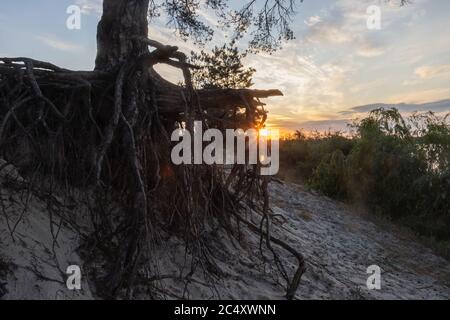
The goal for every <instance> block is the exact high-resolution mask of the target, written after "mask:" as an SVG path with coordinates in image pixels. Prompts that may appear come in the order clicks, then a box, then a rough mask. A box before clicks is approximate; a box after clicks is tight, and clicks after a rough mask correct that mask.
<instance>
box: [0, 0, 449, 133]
mask: <svg viewBox="0 0 450 320" xmlns="http://www.w3.org/2000/svg"><path fill="white" fill-rule="evenodd" d="M101 2H102V1H101V0H68V1H66V0H41V1H35V0H21V1H17V0H2V6H1V11H0V56H29V57H33V58H36V59H41V60H47V61H51V62H53V63H55V64H57V65H60V66H63V67H67V68H72V69H92V68H93V64H94V59H95V53H96V42H95V31H96V25H97V23H98V20H99V18H100V15H101ZM231 2H232V3H233V5H237V4H239V3H241V1H237V0H233V1H231ZM394 2H395V1H394ZM72 4H77V5H80V6H81V7H82V9H83V15H82V20H81V22H82V28H81V30H68V29H67V28H66V26H65V22H66V19H67V17H68V15H67V14H66V9H67V7H68V6H69V5H72ZM369 5H378V6H380V8H381V24H382V29H381V30H368V29H367V26H366V20H367V13H366V10H367V7H368V6H369ZM297 11H298V13H297V15H296V16H295V21H294V22H293V29H294V31H295V35H296V39H295V40H293V41H291V42H289V43H287V44H285V45H284V47H283V49H282V50H280V51H278V52H276V53H275V54H273V55H268V54H259V55H250V56H249V57H248V58H247V59H246V64H248V65H249V66H250V65H251V66H253V67H255V68H256V69H257V73H256V75H255V81H254V82H255V87H258V88H279V89H281V90H282V91H283V92H284V94H285V96H284V97H281V98H274V99H271V100H270V101H269V105H268V109H269V112H270V113H269V124H270V125H272V126H274V127H280V128H283V129H298V128H306V129H313V128H318V129H327V128H341V127H342V126H343V124H344V123H345V122H346V121H348V120H349V119H352V118H355V117H358V116H360V115H361V112H362V110H366V109H367V108H364V107H360V106H365V105H371V104H375V103H387V104H397V103H404V104H403V105H401V109H402V110H403V111H404V112H408V111H414V108H417V109H421V108H422V109H423V108H424V105H423V103H427V102H434V101H439V100H444V99H450V36H449V30H450V19H449V17H450V1H448V0H414V1H413V4H412V5H410V6H408V7H404V8H399V7H398V6H395V5H389V4H387V3H386V1H384V0H336V1H334V0H333V1H332V0H316V1H313V0H305V1H304V3H303V4H301V5H299V6H298V9H297ZM202 16H203V17H204V19H205V20H207V21H210V22H211V23H214V22H215V21H216V20H215V19H214V17H213V16H212V15H211V13H210V12H208V11H203V12H202ZM149 37H151V38H154V39H156V40H159V41H162V42H166V43H172V44H173V43H176V44H178V45H179V46H180V48H181V49H182V50H184V51H186V52H189V51H191V50H195V49H196V46H195V45H194V44H193V43H190V42H182V41H180V40H179V39H178V38H177V36H176V35H175V34H174V32H173V30H172V29H171V28H170V26H167V25H166V24H165V23H164V21H156V22H154V23H153V24H152V25H151V28H150V34H149ZM226 40H227V33H226V32H223V31H217V32H216V35H215V37H214V40H213V42H212V43H211V44H209V46H212V45H214V44H221V43H223V42H224V41H226ZM160 71H161V72H162V73H163V74H164V76H166V77H167V78H168V79H170V80H173V81H176V80H177V79H178V78H179V74H178V73H177V71H175V70H172V69H169V68H160ZM436 105H438V106H439V108H438V109H435V110H436V111H439V112H446V111H450V101H449V102H447V103H445V102H444V103H440V104H430V105H425V107H426V106H430V108H434V107H435V106H436ZM418 106H420V108H419V107H418Z"/></svg>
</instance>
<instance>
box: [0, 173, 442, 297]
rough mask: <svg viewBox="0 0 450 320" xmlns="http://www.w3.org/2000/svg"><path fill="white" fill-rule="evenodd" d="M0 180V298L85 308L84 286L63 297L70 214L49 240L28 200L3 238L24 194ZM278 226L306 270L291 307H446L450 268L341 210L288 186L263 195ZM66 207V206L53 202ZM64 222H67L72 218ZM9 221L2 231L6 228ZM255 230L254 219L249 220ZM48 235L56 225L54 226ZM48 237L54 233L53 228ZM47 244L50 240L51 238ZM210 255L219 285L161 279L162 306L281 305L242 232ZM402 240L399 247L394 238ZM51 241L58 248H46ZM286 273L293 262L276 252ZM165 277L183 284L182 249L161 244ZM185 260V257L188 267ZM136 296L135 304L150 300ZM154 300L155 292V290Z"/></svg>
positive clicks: (71, 237)
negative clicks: (341, 302) (441, 302)
mask: <svg viewBox="0 0 450 320" xmlns="http://www.w3.org/2000/svg"><path fill="white" fill-rule="evenodd" d="M6 169H8V167H7V168H4V169H3V170H1V172H0V180H1V181H0V182H1V183H2V188H1V198H2V203H3V205H2V207H3V208H4V210H2V213H1V214H0V296H3V298H6V299H14V298H28V299H92V298H93V297H95V288H94V286H93V285H92V284H89V281H87V279H86V278H87V277H84V278H83V284H82V288H83V290H81V291H69V290H67V288H66V285H65V278H66V275H65V270H66V268H67V266H68V265H71V264H79V265H81V266H83V262H82V261H81V259H80V257H79V255H78V254H77V251H76V249H77V247H78V246H79V237H78V236H77V232H75V230H76V229H79V226H78V222H77V221H74V220H73V217H74V216H77V217H78V220H79V219H83V212H82V211H83V210H82V208H80V207H78V208H77V209H76V210H77V214H75V212H73V210H74V209H73V208H72V207H71V206H67V208H66V209H65V210H66V211H67V212H66V213H67V214H66V215H65V218H64V220H63V223H62V224H61V229H60V231H59V233H57V235H56V236H55V237H52V233H51V232H50V231H51V229H50V215H49V210H48V207H47V204H46V203H44V202H43V201H42V200H39V199H38V198H32V199H31V200H29V203H28V205H29V211H28V212H26V213H25V214H24V217H23V219H22V220H21V222H20V223H19V224H18V225H17V229H16V231H15V232H14V234H13V235H11V232H10V230H9V229H10V228H11V226H12V225H14V222H15V221H17V218H18V217H19V216H20V215H21V214H22V212H23V202H24V199H23V194H21V193H20V192H17V191H14V190H11V189H10V188H8V187H5V184H4V183H3V182H4V181H5V179H6V180H7V178H8V177H7V176H8V175H13V176H14V175H16V173H15V172H14V170H13V168H11V167H9V169H8V170H9V171H5V170H6ZM271 194H272V197H273V200H272V202H273V210H274V213H275V214H278V215H282V216H283V218H280V217H277V218H276V220H277V223H275V224H274V226H273V234H274V235H275V236H277V237H278V238H281V239H283V240H285V241H286V242H287V243H289V244H290V245H291V246H293V247H295V248H297V249H298V250H299V251H301V252H302V253H303V254H304V255H305V257H306V259H307V264H308V270H307V272H306V273H305V275H304V277H303V279H302V282H301V286H300V288H299V290H298V294H297V297H296V298H299V299H359V298H364V299H412V298H416V299H423V298H424V299H448V298H450V263H449V261H447V260H444V259H442V258H440V257H438V256H436V255H434V254H433V253H432V252H431V251H430V250H429V249H427V248H425V247H424V246H422V245H420V244H418V243H417V242H416V241H414V239H409V238H405V236H397V235H396V234H398V233H394V232H393V231H392V230H395V228H391V227H390V229H391V230H390V231H388V230H383V228H382V227H380V226H378V225H376V224H374V223H372V222H370V221H368V220H367V219H366V218H364V217H362V216H359V215H357V214H355V213H352V212H350V211H349V210H347V209H346V208H345V206H344V205H342V204H340V203H338V202H334V201H331V200H329V199H327V198H325V197H321V196H317V195H314V194H311V193H309V192H307V191H305V190H304V189H303V188H302V187H301V186H298V185H294V184H283V185H282V184H278V183H274V184H272V186H271ZM61 202H62V203H66V202H67V201H66V200H65V199H61ZM70 217H72V218H70ZM6 219H8V221H9V227H8V224H7V223H6ZM252 219H253V221H254V222H255V223H257V222H258V217H256V216H255V217H253V218H252ZM54 220H56V222H55V223H56V225H59V221H60V220H59V219H54ZM53 227H54V230H55V228H56V227H55V225H54V226H53ZM53 233H54V234H55V232H53ZM209 237H210V239H211V243H210V244H211V247H212V251H213V253H214V255H215V257H216V260H217V261H218V263H217V266H216V268H217V271H218V272H219V273H220V274H221V275H222V276H221V278H220V279H218V278H211V277H208V276H205V274H204V273H203V272H201V270H200V271H197V272H195V273H194V274H193V275H192V276H191V277H189V279H188V280H186V279H184V280H178V279H171V278H170V277H167V278H165V279H163V280H161V281H159V282H158V283H157V287H158V288H159V289H163V290H164V291H165V292H168V293H169V294H168V296H166V297H168V298H180V297H184V298H198V299H210V298H223V299H283V294H284V288H283V281H281V280H280V276H279V273H278V272H277V271H276V270H274V269H273V268H271V267H270V266H269V265H268V264H265V263H263V261H262V260H261V259H260V257H261V256H260V254H259V237H258V236H257V235H255V234H252V233H250V232H248V231H247V230H245V228H244V227H242V239H243V240H242V241H241V242H240V243H237V242H236V241H233V240H230V238H229V237H228V236H227V235H225V234H222V233H221V232H217V231H211V233H210V234H209ZM402 237H403V238H402ZM54 238H56V241H54ZM278 250H279V252H280V255H281V257H282V259H283V261H284V263H285V265H286V266H287V269H288V270H290V271H293V270H294V266H295V264H294V262H295V260H293V259H292V257H290V256H289V255H288V254H286V253H285V252H283V251H282V250H281V249H279V248H278ZM154 257H155V260H156V261H158V268H159V269H160V270H161V273H163V274H186V273H187V272H188V271H189V269H190V267H189V265H186V263H185V260H184V258H185V257H186V255H185V252H184V247H183V245H182V243H181V241H179V240H178V239H176V238H175V237H167V238H166V239H165V242H164V245H162V246H161V247H160V248H158V249H157V250H156V251H155V253H154ZM187 258H188V260H189V257H187ZM372 264H377V265H379V266H380V267H381V269H382V288H381V290H373V291H369V290H368V289H367V288H366V279H367V277H368V275H367V274H366V268H367V267H368V266H369V265H372ZM140 289H143V288H140V287H139V286H137V288H136V296H137V297H138V298H148V295H146V293H145V290H140ZM155 290H156V291H157V290H158V289H155Z"/></svg>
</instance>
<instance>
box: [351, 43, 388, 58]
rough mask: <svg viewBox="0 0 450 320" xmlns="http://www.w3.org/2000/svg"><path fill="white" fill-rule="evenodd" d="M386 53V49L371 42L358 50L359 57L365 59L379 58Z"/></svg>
mask: <svg viewBox="0 0 450 320" xmlns="http://www.w3.org/2000/svg"><path fill="white" fill-rule="evenodd" d="M385 52H386V48H383V47H381V46H376V45H374V44H371V43H369V42H367V43H365V44H362V45H361V46H360V48H359V49H358V50H357V53H358V55H359V56H361V57H365V58H373V57H379V56H381V55H383V54H385Z"/></svg>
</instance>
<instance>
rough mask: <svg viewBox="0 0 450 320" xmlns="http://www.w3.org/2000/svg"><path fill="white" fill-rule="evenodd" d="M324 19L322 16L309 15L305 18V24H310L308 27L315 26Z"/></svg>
mask: <svg viewBox="0 0 450 320" xmlns="http://www.w3.org/2000/svg"><path fill="white" fill-rule="evenodd" d="M321 21H322V18H321V17H320V16H317V15H316V16H311V17H309V18H308V19H307V20H305V21H304V22H305V24H306V25H307V26H308V27H313V26H315V25H316V24H318V23H319V22H321Z"/></svg>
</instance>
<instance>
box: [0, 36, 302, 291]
mask: <svg viewBox="0 0 450 320" xmlns="http://www.w3.org/2000/svg"><path fill="white" fill-rule="evenodd" d="M135 41H144V42H145V43H146V44H148V45H149V46H152V47H154V48H155V50H153V51H151V52H148V53H147V54H144V55H142V56H141V57H139V58H138V59H136V60H134V61H127V62H125V63H124V64H123V65H122V66H120V68H118V70H116V72H111V73H104V72H99V71H92V72H80V71H70V70H66V69H63V68H59V67H57V66H55V65H52V64H50V63H47V62H42V61H37V60H32V59H28V58H0V153H1V154H0V156H1V157H3V158H4V159H5V160H6V161H8V162H10V163H13V164H14V165H16V166H17V167H18V168H20V170H21V171H22V172H21V173H23V174H25V175H26V174H28V175H29V174H34V175H40V176H41V177H45V178H43V179H42V180H41V184H42V186H41V188H42V190H47V191H46V192H48V194H51V193H52V192H53V190H54V189H52V188H53V186H54V185H55V184H56V183H55V181H58V184H60V185H63V186H65V190H66V191H67V192H70V190H72V189H73V188H78V189H79V190H86V194H85V198H86V202H87V205H88V207H89V208H90V212H91V222H92V226H93V228H94V230H93V232H92V235H91V237H90V239H89V240H88V241H87V244H90V251H91V252H93V251H95V252H97V253H100V254H101V255H102V256H103V257H104V258H105V259H108V260H109V261H112V262H113V263H112V264H111V268H110V269H109V270H108V272H107V274H105V275H104V278H103V281H102V283H103V286H102V287H103V292H102V294H104V295H105V296H108V297H117V296H119V295H121V294H122V293H123V290H124V289H125V290H126V294H127V297H129V298H131V297H132V296H133V284H134V282H135V279H137V278H139V279H142V272H143V271H144V270H145V272H146V273H149V272H150V273H153V275H152V276H151V277H147V279H153V280H148V281H151V282H153V281H156V280H157V279H163V278H166V277H167V276H161V275H159V274H158V273H159V268H158V262H157V261H154V260H153V257H152V250H153V248H155V246H156V245H157V244H158V243H160V235H161V232H165V233H177V234H178V235H180V236H182V237H183V238H184V239H185V241H186V248H187V249H186V250H190V251H191V252H192V253H194V254H195V255H196V256H194V257H193V258H192V259H193V260H192V261H193V263H192V265H193V266H194V265H199V266H200V267H202V268H204V269H207V265H210V266H213V265H214V259H213V256H212V253H211V250H209V248H208V244H207V242H206V241H204V240H203V235H204V234H205V230H206V229H207V225H208V224H210V225H211V224H214V221H217V222H218V223H219V225H220V227H223V228H225V230H226V231H227V232H228V233H229V235H230V236H233V235H234V236H236V235H237V234H236V225H237V224H239V223H243V224H244V225H246V226H247V227H248V228H249V229H250V230H251V231H253V232H255V233H258V234H259V235H261V239H262V240H264V242H265V244H266V247H267V248H268V249H269V250H270V252H272V254H273V257H274V260H275V263H276V264H277V267H278V269H279V270H280V272H281V274H282V275H283V277H284V278H285V280H286V281H287V283H288V285H287V286H288V288H287V297H288V298H289V299H291V298H293V297H294V295H295V292H296V290H297V287H298V285H299V282H300V278H301V276H302V274H303V272H304V270H305V263H304V260H303V257H302V255H301V254H299V253H298V252H297V251H296V250H295V249H293V248H292V247H290V246H289V245H287V244H286V243H284V242H283V241H281V240H279V239H277V238H275V237H273V236H272V235H271V234H270V220H271V219H270V216H269V214H268V212H269V194H268V191H267V188H268V180H267V179H261V177H260V176H259V174H258V172H259V165H256V166H245V165H236V166H234V167H233V168H232V170H231V172H228V171H227V170H226V169H225V168H224V167H223V166H217V165H215V166H206V165H196V166H190V165H182V166H175V165H173V164H172V163H171V161H170V152H171V145H172V142H171V141H170V135H169V132H173V130H175V129H177V128H180V126H181V125H183V126H185V128H186V129H187V130H192V128H193V121H194V120H199V121H202V122H203V123H204V125H205V127H208V128H217V129H220V130H223V129H226V128H242V129H248V128H261V127H262V126H263V125H264V122H265V120H266V117H267V115H266V111H265V110H264V108H263V104H262V103H261V102H260V100H259V99H261V98H267V97H270V96H276V95H282V93H281V92H280V91H278V90H250V89H239V90H234V89H225V90H223V89H203V90H195V89H194V88H193V86H192V81H191V74H190V69H191V68H195V66H192V65H190V64H188V63H187V62H186V57H185V55H184V54H182V53H181V52H179V51H178V49H177V47H173V46H165V45H162V44H160V43H158V42H156V41H152V40H149V39H142V38H136V39H135ZM157 63H165V64H168V65H170V66H173V67H175V68H179V69H181V70H182V71H183V75H184V78H185V85H184V86H183V87H181V86H176V85H174V84H172V83H169V82H167V81H166V80H164V79H163V78H161V77H160V76H159V75H158V74H157V73H156V72H155V71H154V69H153V66H154V65H155V64H157ZM261 204H262V206H261ZM245 206H247V207H251V208H253V210H255V211H256V212H259V213H260V214H261V217H262V223H261V225H262V227H261V228H258V227H256V226H255V225H253V224H252V223H250V222H248V221H247V220H246V219H245V218H243V217H242V214H241V213H242V210H241V208H244V207H245ZM118 208H120V210H118ZM233 217H234V219H235V220H234V222H233V219H232V218H233ZM11 232H12V233H14V232H13V230H12V231H11ZM272 243H273V244H276V245H278V246H280V247H281V248H283V249H285V250H287V251H288V252H290V253H291V254H292V255H294V256H295V257H296V258H297V260H298V263H299V267H298V269H297V271H296V273H295V275H294V276H293V278H292V280H291V281H290V280H289V277H288V275H287V272H286V271H285V270H284V267H283V264H282V263H281V260H280V259H279V257H278V255H277V253H276V252H275V250H274V248H273V247H272V245H271V244H272ZM194 272H195V267H192V270H191V272H190V274H189V275H188V276H185V277H184V278H185V279H190V277H191V276H192V274H193V273H194ZM186 281H187V282H186V283H188V282H189V281H188V280H186Z"/></svg>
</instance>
